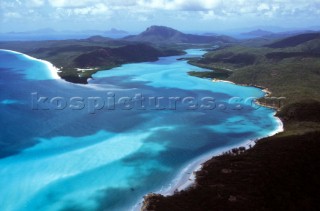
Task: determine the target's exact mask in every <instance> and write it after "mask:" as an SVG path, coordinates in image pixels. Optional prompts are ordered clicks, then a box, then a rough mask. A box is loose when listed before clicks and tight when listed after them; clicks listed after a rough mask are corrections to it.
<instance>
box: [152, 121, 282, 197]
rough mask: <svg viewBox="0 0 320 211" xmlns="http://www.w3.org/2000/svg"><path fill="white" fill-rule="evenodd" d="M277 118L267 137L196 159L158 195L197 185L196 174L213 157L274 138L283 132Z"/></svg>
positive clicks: (225, 148)
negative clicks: (276, 124) (263, 139)
mask: <svg viewBox="0 0 320 211" xmlns="http://www.w3.org/2000/svg"><path fill="white" fill-rule="evenodd" d="M275 118H276V121H277V122H278V127H277V129H276V130H274V131H272V132H270V133H269V134H268V135H267V136H264V137H259V138H256V139H252V140H247V141H244V142H242V143H240V144H235V145H231V146H226V147H221V148H218V149H215V150H213V151H211V152H209V153H207V154H205V155H202V156H200V157H198V158H196V159H195V160H193V161H192V162H191V163H189V164H188V165H187V166H185V167H184V168H183V169H182V170H181V172H180V173H179V175H178V176H177V177H176V179H175V180H174V181H173V182H172V184H171V185H170V187H169V188H166V189H164V190H160V191H159V192H157V193H159V194H161V195H164V196H169V195H173V194H174V192H175V191H181V190H185V189H187V188H189V187H190V186H192V185H194V184H195V180H196V177H195V172H197V171H199V170H201V169H202V166H203V164H204V163H205V162H207V161H208V160H210V159H211V158H212V157H215V156H219V155H222V154H223V153H225V152H228V151H230V150H232V149H234V148H239V147H245V148H246V149H249V148H250V147H253V146H254V145H255V144H256V141H259V140H260V139H262V138H266V137H270V136H274V135H275V134H277V133H280V132H283V123H282V121H281V120H280V119H279V118H278V117H275Z"/></svg>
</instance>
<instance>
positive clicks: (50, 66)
mask: <svg viewBox="0 0 320 211" xmlns="http://www.w3.org/2000/svg"><path fill="white" fill-rule="evenodd" d="M0 50H1V51H7V52H11V53H14V54H19V55H22V56H24V57H25V58H28V59H30V60H35V61H39V62H41V63H43V64H45V65H46V66H47V68H48V70H49V71H50V76H51V78H52V79H61V77H60V76H59V75H58V72H59V68H57V67H55V66H54V65H53V64H51V63H50V62H48V61H46V60H42V59H37V58H34V57H32V56H29V55H27V54H24V53H20V52H17V51H12V50H6V49H0Z"/></svg>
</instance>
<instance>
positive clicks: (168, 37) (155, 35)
mask: <svg viewBox="0 0 320 211" xmlns="http://www.w3.org/2000/svg"><path fill="white" fill-rule="evenodd" d="M124 39H125V40H129V41H137V42H150V43H192V44H204V43H208V44H209V43H217V42H223V43H229V42H235V40H234V39H233V38H231V37H228V36H202V35H193V34H185V33H182V32H180V31H178V30H175V29H172V28H169V27H165V26H151V27H149V28H147V30H146V31H144V32H142V33H141V34H139V35H133V36H128V37H125V38H124Z"/></svg>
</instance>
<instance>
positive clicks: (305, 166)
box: [142, 35, 320, 211]
mask: <svg viewBox="0 0 320 211" xmlns="http://www.w3.org/2000/svg"><path fill="white" fill-rule="evenodd" d="M286 42H288V43H287V44H286ZM252 43H254V44H252ZM257 43H258V42H256V41H253V42H250V41H245V42H243V43H242V44H241V45H236V46H231V47H228V48H224V49H220V50H216V51H212V52H209V53H207V54H206V55H205V56H204V58H199V59H198V60H195V59H192V60H190V61H189V62H190V63H191V64H194V65H197V66H200V67H206V68H210V69H213V72H211V73H210V72H209V73H208V72H200V73H199V72H197V73H196V74H195V73H194V72H192V73H190V74H191V75H195V76H198V77H210V78H211V77H212V78H223V79H225V78H226V80H230V81H233V82H235V83H238V84H246V85H255V86H259V87H267V88H268V89H269V90H270V91H271V92H272V96H275V97H282V96H283V97H286V101H285V104H284V105H282V106H281V107H279V111H278V113H277V116H278V117H279V118H281V119H282V121H283V123H284V128H285V131H284V132H282V133H279V134H277V135H275V136H272V137H268V138H264V139H261V140H259V141H257V142H256V143H257V144H256V146H254V147H252V148H251V147H250V149H249V150H244V149H243V147H241V148H239V149H233V150H231V151H230V152H227V153H225V154H224V155H221V156H217V157H213V158H212V159H210V160H209V161H207V162H206V163H205V164H204V165H203V168H202V170H201V171H199V172H197V173H196V184H195V185H194V186H193V187H191V188H189V189H188V190H183V191H180V192H176V193H175V194H174V195H173V196H167V197H165V196H162V195H159V194H150V195H148V196H146V197H145V200H144V203H143V207H142V210H144V211H151V210H152V211H163V210H172V211H182V210H194V211H197V210H199V211H202V210H222V211H224V210H225V211H229V210H237V211H242V210H244V211H247V210H270V211H271V210H319V209H320V205H319V203H318V196H319V195H320V189H319V187H320V182H319V179H318V178H319V177H320V171H319V168H318V166H320V154H319V148H320V138H319V137H320V110H319V108H320V86H319V82H320V59H319V58H320V54H319V53H320V38H318V36H315V37H314V36H310V35H307V36H306V37H304V36H303V35H300V36H295V37H293V38H290V39H285V40H284V41H281V40H280V41H277V42H276V44H275V45H271V46H272V47H273V48H271V47H263V46H260V47H257V46H256V44H257ZM279 45H281V46H282V47H284V46H286V47H284V48H281V49H279V48H278V46H279ZM274 47H277V48H274ZM223 72H224V73H227V72H228V76H227V77H226V75H219V74H220V73H223ZM260 102H262V103H265V104H267V105H269V104H268V101H265V100H263V99H260Z"/></svg>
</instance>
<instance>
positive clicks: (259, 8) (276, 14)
mask: <svg viewBox="0 0 320 211" xmlns="http://www.w3.org/2000/svg"><path fill="white" fill-rule="evenodd" d="M0 4H1V5H0V21H1V22H0V31H1V32H7V31H26V30H35V29H40V28H53V29H56V30H86V29H97V30H107V29H110V28H112V27H115V28H119V29H124V30H127V31H131V32H136V31H141V30H143V29H144V28H146V27H147V26H150V25H166V26H170V27H174V28H177V29H179V30H184V31H221V30H225V29H232V28H251V27H256V26H279V27H285V28H292V27H295V28H307V27H309V26H317V25H320V24H318V22H320V18H319V17H320V0H232V1H231V0H230V1H226V0H224V1H223V0H124V1H123V0H0Z"/></svg>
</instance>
